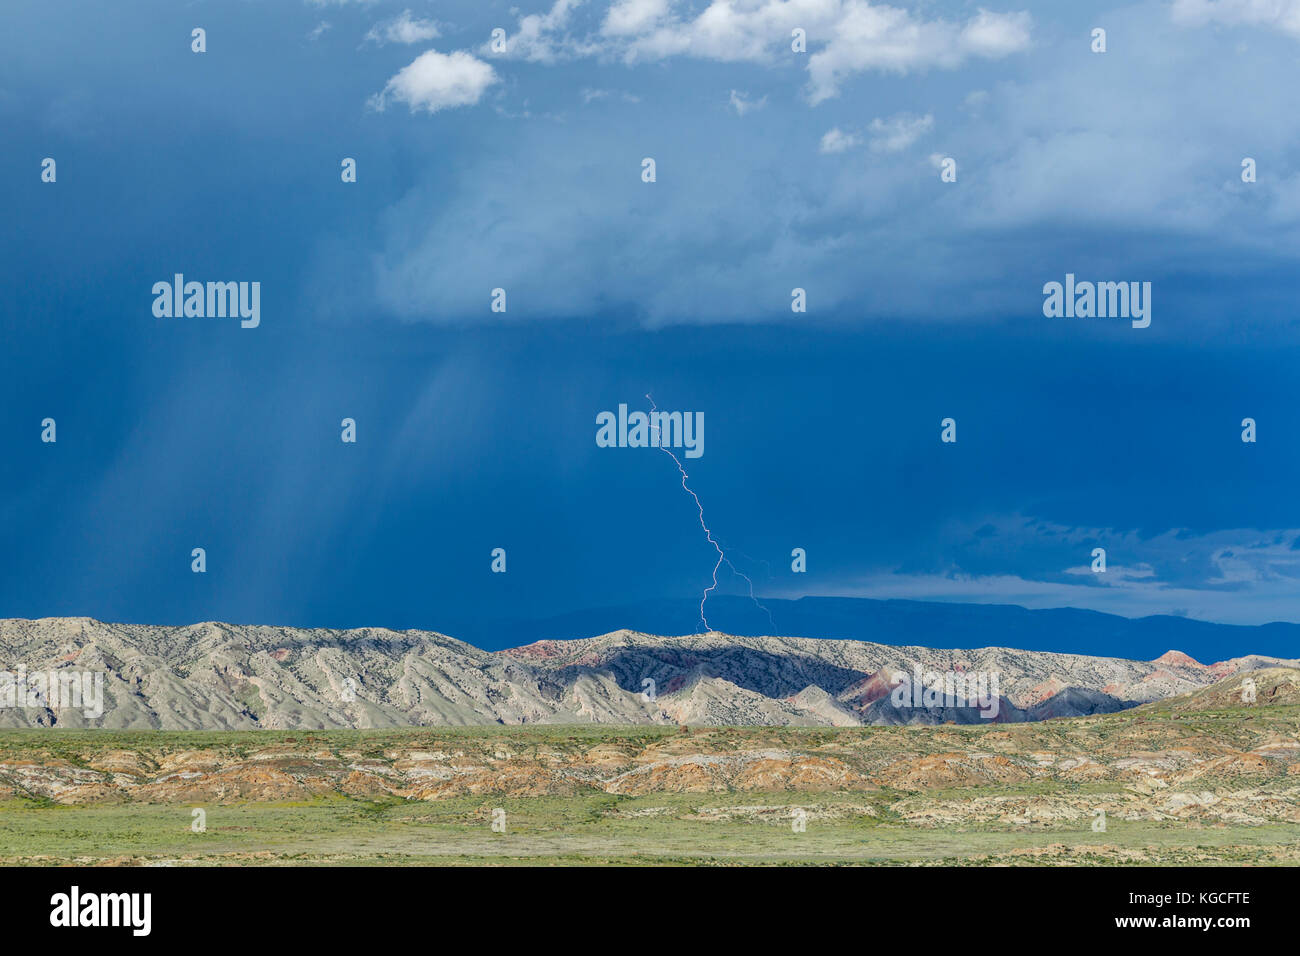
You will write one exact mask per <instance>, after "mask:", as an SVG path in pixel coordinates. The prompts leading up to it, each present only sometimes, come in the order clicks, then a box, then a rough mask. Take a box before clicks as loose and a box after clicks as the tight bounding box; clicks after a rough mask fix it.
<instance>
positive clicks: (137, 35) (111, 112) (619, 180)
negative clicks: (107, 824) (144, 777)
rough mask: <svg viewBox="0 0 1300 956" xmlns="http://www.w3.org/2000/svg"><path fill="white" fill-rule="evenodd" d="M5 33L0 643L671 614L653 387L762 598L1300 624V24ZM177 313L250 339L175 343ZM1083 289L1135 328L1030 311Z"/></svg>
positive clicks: (863, 10)
mask: <svg viewBox="0 0 1300 956" xmlns="http://www.w3.org/2000/svg"><path fill="white" fill-rule="evenodd" d="M1090 6H1091V5H1090ZM0 18H2V20H3V29H0V128H2V129H3V131H4V135H3V146H2V147H0V182H3V208H4V214H5V222H6V226H7V228H6V229H5V230H4V231H3V233H0V330H2V332H3V343H4V349H3V358H2V359H0V370H2V372H3V374H0V449H3V455H2V456H0V541H2V543H3V548H2V549H0V615H3V616H24V617H38V616H46V615H55V614H86V615H91V616H95V617H99V618H102V619H108V620H125V621H137V622H149V623H183V622H188V621H194V620H204V619H214V618H215V619H223V620H233V621H240V622H248V623H283V624H295V625H319V626H337V627H343V626H361V625H388V626H395V627H432V628H437V627H438V626H439V623H440V621H444V620H464V619H465V618H466V617H469V616H474V615H478V614H482V615H491V616H497V617H527V616H531V615H547V614H558V613H563V612H566V611H570V610H575V609H580V608H585V607H592V606H605V605H612V604H618V603H621V602H631V601H640V600H650V599H660V598H669V597H672V598H680V597H686V596H692V595H698V594H699V593H700V591H701V589H702V588H703V587H705V586H706V585H707V584H708V583H709V580H710V573H711V570H712V567H713V563H714V560H715V558H716V554H715V552H714V551H713V548H712V547H711V546H710V545H709V543H708V541H707V540H706V539H705V537H704V535H703V532H702V530H701V528H700V526H699V523H698V520H697V516H696V513H695V508H694V503H693V502H692V501H691V500H690V498H689V497H688V496H687V495H686V494H685V492H684V491H683V489H682V487H681V485H680V483H679V476H678V475H677V473H676V470H675V468H674V467H673V463H672V462H671V461H669V460H668V459H667V457H666V456H664V455H663V454H662V453H661V452H660V451H658V450H656V449H650V448H642V449H637V448H617V449H610V448H598V447H597V446H596V443H595V440H594V439H595V432H596V426H595V418H596V415H597V414H598V413H599V412H600V411H603V410H612V409H616V408H617V406H618V405H619V403H627V404H629V405H631V406H632V407H635V408H645V407H648V403H646V402H645V401H644V398H643V396H644V395H645V394H646V393H647V392H649V393H652V394H653V395H654V398H655V401H656V402H657V403H658V404H659V406H660V407H661V408H667V409H679V410H690V411H700V412H702V413H703V414H704V418H705V420H706V451H705V454H704V455H703V457H701V458H700V459H698V460H694V461H690V462H687V469H688V471H689V472H690V476H691V478H690V483H691V486H692V487H693V488H694V490H695V491H696V492H698V494H699V496H700V499H701V501H702V503H703V505H704V507H705V511H706V516H707V521H708V523H709V525H710V527H711V529H712V530H713V531H714V533H715V536H716V537H717V539H718V540H720V541H721V542H722V543H723V544H724V546H725V547H726V549H727V551H728V555H729V557H731V558H732V560H733V561H734V563H735V564H736V566H737V567H738V568H740V569H741V570H744V571H746V572H747V573H748V574H749V575H750V576H751V577H752V578H753V580H754V584H755V588H756V590H757V592H758V593H759V594H760V595H768V596H772V597H798V596H801V595H817V594H827V595H861V596H872V597H911V598H925V599H941V600H954V601H981V602H1003V603H1019V604H1024V605H1026V606H1030V607H1062V606H1075V607H1087V608H1095V609H1098V610H1105V611H1112V612H1115V613H1120V614H1125V615H1129V616H1138V615H1144V614H1152V613H1175V614H1184V615H1188V616H1190V617H1194V618H1200V619H1203V620H1211V621H1224V622H1232V623H1260V622H1265V621H1273V620H1287V621H1300V590H1298V589H1297V586H1296V585H1297V583H1300V582H1298V580H1297V579H1298V578H1300V516H1297V509H1296V505H1295V501H1296V491H1295V489H1296V487H1297V483H1298V482H1300V453H1298V452H1297V449H1300V387H1298V386H1297V375H1296V368H1297V359H1298V358H1300V325H1298V324H1297V317H1296V313H1295V308H1294V302H1295V275H1296V261H1297V256H1298V254H1300V118H1297V116H1296V112H1295V109H1294V103H1293V97H1294V90H1295V88H1296V85H1297V80H1298V79H1300V2H1282V0H1279V2H1276V3H1260V2H1252V0H1220V2H1208V0H1207V2H1202V0H1193V2H1187V0H1179V2H1174V3H1163V2H1162V3H1138V4H1128V5H1121V6H1114V7H1111V6H1106V5H1101V6H1097V7H1092V8H1091V9H1082V8H1080V9H1075V8H1074V5H1064V4H1059V3H1031V2H1015V0H1011V2H1009V3H1007V4H990V5H988V6H986V7H981V6H980V5H978V4H967V3H938V2H923V3H918V4H912V5H899V6H887V5H883V4H868V3H867V2H865V0H802V2H789V3H785V2H777V0H762V2H752V3H749V2H740V0H736V2H734V3H731V4H723V3H712V4H711V3H707V2H704V0H700V2H696V3H680V2H668V0H662V2H655V0H635V2H620V3H617V4H615V5H614V6H613V7H611V6H610V4H608V3H595V2H590V3H565V2H563V0H562V2H560V3H558V4H549V3H546V2H542V3H538V4H535V5H531V6H530V5H524V6H521V7H519V8H518V9H516V8H514V7H512V6H510V5H507V4H504V3H475V4H469V3H465V4H448V3H436V4H434V3H420V2H417V0H408V2H405V3H402V2H398V3H388V2H385V0H375V2H368V3H362V2H302V0H292V2H290V0H286V2H280V3H247V2H227V3H207V2H197V3H191V4H187V5H184V6H181V5H176V4H168V3H162V2H153V0H147V2H146V0H139V2H126V3H122V4H114V5H110V6H105V5H102V4H98V3H89V2H86V3H78V2H70V3H62V4H60V5H58V7H57V10H55V11H52V9H51V8H50V7H49V5H48V4H46V3H38V2H26V0H10V2H8V3H6V4H5V8H4V11H3V13H0ZM196 27H202V28H203V29H204V30H205V31H206V44H207V50H206V52H204V53H201V54H199V53H194V52H192V51H191V30H192V29H194V28H196ZM795 27H798V28H800V29H804V30H805V31H806V36H807V51H806V52H804V53H795V52H793V51H791V48H790V45H791V40H790V37H791V30H792V29H793V28H795ZM1096 27H1101V28H1104V29H1105V30H1106V40H1107V50H1106V52H1105V53H1094V52H1092V50H1091V49H1090V47H1091V44H1092V39H1091V32H1092V30H1093V29H1094V28H1096ZM498 28H499V29H501V30H503V31H504V36H505V48H504V50H499V49H498V50H494V49H493V48H492V42H491V38H492V31H493V30H494V29H498ZM45 157H52V158H54V159H55V160H56V162H57V180H56V182H54V183H46V182H42V181H41V161H42V159H43V158H45ZM344 157H352V158H354V159H355V160H356V162H357V182H355V183H346V184H345V183H343V182H341V179H340V162H341V160H342V159H343V158H344ZM646 157H652V158H654V160H655V163H656V181H655V182H653V183H646V182H643V181H642V177H641V172H642V160H643V159H644V158H646ZM945 157H951V158H953V159H955V160H956V163H957V171H958V175H957V181H956V182H952V183H945V182H942V181H941V179H940V175H939V163H940V162H941V160H942V159H943V158H945ZM1246 157H1250V158H1252V159H1254V160H1255V162H1256V168H1257V180H1256V181H1255V182H1253V183H1245V182H1243V181H1242V178H1241V163H1242V160H1243V158H1246ZM177 272H180V273H184V274H185V275H186V276H187V277H189V278H192V279H198V280H200V281H203V280H220V281H226V280H236V281H254V280H255V281H259V282H260V283H261V289H262V305H261V314H262V320H261V324H260V326H259V327H258V328H256V329H241V328H240V327H239V323H238V322H237V321H230V320H225V319H200V318H180V319H177V318H170V319H168V318H157V317H155V316H154V315H153V312H152V310H151V305H152V301H153V297H152V295H151V292H150V290H151V287H152V285H153V283H155V282H156V281H159V280H170V278H171V276H172V275H173V274H174V273H177ZM1067 273H1074V274H1076V275H1078V276H1079V277H1080V278H1081V279H1093V280H1116V281H1119V280H1123V281H1143V282H1150V283H1151V284H1152V289H1153V292H1152V322H1151V325H1150V327H1149V328H1145V329H1134V328H1132V327H1131V326H1130V324H1129V322H1128V321H1127V320H1122V319H1110V318H1108V319H1065V318H1052V319H1049V318H1046V317H1045V316H1044V314H1043V310H1042V305H1043V293H1042V287H1043V284H1044V283H1046V282H1049V281H1062V280H1063V279H1064V276H1065V275H1066V274H1067ZM796 287H797V288H803V289H805V290H806V294H807V302H808V310H807V312H806V313H802V314H795V313H792V312H791V310H790V302H791V290H792V289H793V288H796ZM494 288H504V289H505V290H506V292H507V301H508V306H507V311H506V312H505V313H504V314H501V313H494V312H492V311H491V309H490V301H491V290H493V289H494ZM46 417H51V418H54V419H55V420H56V422H57V429H58V441H57V442H56V443H54V444H46V443H42V442H41V440H40V435H41V425H40V423H41V421H42V420H43V419H44V418H46ZM345 417H351V418H354V419H355V420H356V422H357V427H358V441H357V443H356V444H355V445H347V444H343V443H342V442H341V441H340V440H339V432H340V428H339V423H340V421H341V419H343V418H345ZM945 417H953V418H955V419H956V421H957V428H958V441H957V443H956V444H951V445H948V444H943V443H941V442H940V440H939V433H940V427H939V423H940V421H941V420H942V419H943V418H945ZM1245 417H1252V418H1254V419H1256V421H1257V423H1258V441H1257V442H1256V443H1253V444H1247V443H1243V442H1242V441H1241V440H1240V435H1241V425H1240V423H1241V420H1242V419H1243V418H1245ZM194 547H204V548H205V549H206V551H207V555H208V571H207V573H206V574H201V575H200V574H193V573H192V572H191V570H190V552H191V549H192V548H194ZM496 547H503V548H505V549H506V551H507V555H508V570H507V572H506V573H505V574H493V573H492V572H491V571H490V561H491V559H490V552H491V551H492V549H493V548H496ZM795 547H801V548H804V549H805V550H806V552H807V555H808V571H807V573H805V574H794V573H792V572H791V570H790V552H791V549H792V548H795ZM1095 547H1104V548H1106V550H1107V558H1108V569H1107V572H1106V573H1105V574H1104V575H1103V574H1094V573H1092V572H1091V570H1090V569H1089V565H1090V563H1091V557H1090V555H1091V551H1092V549H1093V548H1095ZM721 584H722V589H723V590H724V591H726V592H730V593H739V592H740V591H742V590H743V582H738V581H737V579H735V578H733V577H731V576H729V575H727V574H725V573H724V574H723V576H722V581H721Z"/></svg>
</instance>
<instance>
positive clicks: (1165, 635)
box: [434, 595, 1300, 664]
mask: <svg viewBox="0 0 1300 956" xmlns="http://www.w3.org/2000/svg"><path fill="white" fill-rule="evenodd" d="M763 604H764V606H765V607H767V609H768V610H769V611H770V612H771V620H769V619H768V616H767V614H765V613H764V612H763V611H761V610H759V609H758V608H757V607H755V606H754V604H753V602H751V601H750V600H749V599H748V598H742V597H734V596H730V595H722V596H718V597H712V598H710V599H709V603H708V607H707V612H708V617H709V624H710V626H711V627H712V628H713V629H714V630H716V631H723V632H725V633H728V634H737V635H747V636H756V635H778V636H795V637H829V638H842V639H847V640H860V641H875V642H878V643H881V644H914V645H919V646H922V647H946V648H951V647H960V648H966V647H991V646H997V647H1014V648H1019V649H1022V650H1029V651H1060V652H1064V653H1073V654H1089V655H1095V656H1098V657H1124V658H1129V659H1132V660H1154V659H1155V658H1157V657H1159V656H1160V655H1161V654H1163V653H1164V652H1165V651H1168V650H1178V651H1182V652H1183V653H1185V654H1189V655H1191V656H1192V657H1194V658H1196V659H1197V660H1198V661H1200V662H1201V663H1203V664H1210V663H1213V662H1215V661H1220V660H1226V659H1228V658H1232V657H1241V656H1243V655H1246V654H1263V655H1268V656H1273V657H1286V658H1295V657H1300V624H1288V623H1276V624H1263V625H1259V626H1253V627H1251V626H1241V625H1235V624H1214V623H1209V622H1206V621H1196V620H1191V619H1189V618H1184V617H1172V616H1168V615H1159V616H1154V617H1143V618H1136V619H1131V618H1126V617H1120V616H1118V615H1115V614H1104V613H1102V612H1100V611H1085V610H1080V609H1078V608H1053V609H1047V610H1030V609H1028V608H1023V607H1017V606H1014V605H1007V604H949V603H942V602H930V601H898V600H875V599H870V598H838V597H805V598H799V599H798V600H793V601H789V600H764V601H763ZM450 623H451V622H447V623H441V624H435V625H434V626H436V627H438V628H439V629H440V630H443V631H444V632H445V633H448V634H450V635H451V636H453V637H457V638H460V639H461V640H464V641H468V642H469V643H471V644H474V645H476V646H478V647H482V648H484V649H486V650H500V649H501V648H504V647H516V646H519V645H521V644H530V643H532V642H533V641H538V640H545V639H559V640H563V639H569V638H579V637H594V636H595V635H598V634H606V633H608V632H610V631H616V630H619V629H620V628H628V629H630V630H634V631H642V632H645V633H647V634H660V635H679V634H692V633H696V632H698V631H699V630H700V629H701V628H700V624H699V601H698V600H694V599H684V600H663V601H648V602H643V603H640V604H628V605H624V606H620V607H602V608H592V609H590V610H584V611H575V612H572V613H569V614H563V615H559V616H556V617H548V618H539V619H535V620H500V621H491V620H482V619H480V620H477V621H474V622H466V623H464V624H463V625H461V626H459V627H456V626H449V624H450Z"/></svg>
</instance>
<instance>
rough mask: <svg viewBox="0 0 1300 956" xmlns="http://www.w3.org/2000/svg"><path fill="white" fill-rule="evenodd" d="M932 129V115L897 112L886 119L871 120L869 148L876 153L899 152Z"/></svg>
mask: <svg viewBox="0 0 1300 956" xmlns="http://www.w3.org/2000/svg"><path fill="white" fill-rule="evenodd" d="M932 129H934V117H933V116H931V115H930V114H929V113H927V114H926V115H925V116H913V115H911V114H910V113H899V114H897V115H895V116H891V117H890V118H889V119H887V120H882V119H880V118H878V117H877V118H876V119H873V120H872V121H871V149H872V151H874V152H877V153H899V152H902V151H903V150H905V149H907V147H909V146H911V145H912V144H913V143H915V142H916V141H917V140H918V139H920V138H921V137H922V136H923V135H925V134H926V133H928V132H930V130H932Z"/></svg>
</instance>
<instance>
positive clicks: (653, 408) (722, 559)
mask: <svg viewBox="0 0 1300 956" xmlns="http://www.w3.org/2000/svg"><path fill="white" fill-rule="evenodd" d="M645 397H646V400H647V401H648V402H649V403H650V413H651V415H652V416H653V414H654V413H655V412H657V411H659V406H658V405H656V404H655V400H654V399H653V398H651V397H650V393H649V392H646V396H645ZM650 430H651V432H657V431H659V429H658V427H656V425H655V424H654V418H653V417H652V418H651V419H650ZM655 446H656V447H657V448H658V449H659V450H660V451H662V452H663V453H664V454H665V455H667V456H668V457H669V458H671V459H672V460H673V464H674V465H676V466H677V471H678V473H679V474H680V475H681V476H682V488H683V489H684V490H685V491H686V493H687V494H688V495H690V496H691V500H693V501H694V502H695V509H696V511H698V512H699V516H700V527H701V528H703V529H704V536H705V537H706V538H707V539H708V541H709V544H711V545H713V550H715V551H717V552H718V560H717V562H716V563H715V564H714V565H713V582H712V583H711V584H710V585H709V586H708V587H707V588H705V589H704V593H703V594H702V595H700V623H701V624H703V625H704V630H705V631H711V630H713V628H711V627H710V626H709V619H708V618H707V617H705V615H704V605H705V604H706V603H708V600H709V594H710V593H712V592H713V591H716V590H717V589H718V569H719V568H721V567H722V565H723V564H724V563H725V564H726V565H727V567H729V568H731V572H732V574H735V575H738V576H740V577H742V578H744V579H745V583H746V584H748V585H749V599H750V600H751V601H753V602H754V604H755V605H757V606H758V607H759V609H760V610H762V611H763V613H764V614H766V615H767V620H768V622H769V623H771V624H772V629H773V630H775V629H776V622H775V621H773V620H772V612H771V611H769V610H768V609H767V608H765V607H763V605H762V604H759V601H758V598H756V597H755V596H754V582H753V581H751V580H750V579H749V575H747V574H745V572H743V571H741V570H740V569H739V568H737V567H736V566H735V565H734V564H732V563H731V559H730V558H728V557H727V555H726V552H725V551H723V550H722V545H721V544H719V543H718V540H717V539H716V538H715V537H713V532H712V531H711V530H709V526H708V524H707V523H706V522H705V520H704V505H703V503H702V502H701V501H700V496H699V495H697V494H696V493H695V492H694V491H692V490H691V486H690V485H688V484H687V481H688V480H690V475H688V474H686V469H685V468H684V467H682V462H681V459H680V458H678V457H677V456H676V455H674V454H673V453H672V450H671V449H670V448H668V447H667V446H666V445H664V444H663V443H662V442H660V441H659V440H658V439H657V438H656V440H655Z"/></svg>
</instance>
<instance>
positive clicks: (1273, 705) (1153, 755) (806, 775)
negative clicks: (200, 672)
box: [0, 668, 1300, 865]
mask: <svg viewBox="0 0 1300 956" xmlns="http://www.w3.org/2000/svg"><path fill="white" fill-rule="evenodd" d="M1248 679H1249V680H1250V681H1251V682H1252V687H1253V690H1254V697H1255V701H1254V703H1250V704H1243V703H1242V700H1241V698H1242V694H1243V689H1244V685H1245V682H1246V681H1247V680H1248ZM0 808H2V809H3V810H4V813H3V817H4V825H3V826H0V863H10V862H23V863H60V862H79V863H137V864H138V863H155V862H156V863H213V862H222V863H321V862H343V863H359V862H360V863H381V864H385V865H392V864H401V863H421V862H424V863H428V862H460V863H484V862H489V863H503V862H507V863H508V862H530V861H531V862H539V861H549V862H566V863H610V862H638V863H646V862H660V863H681V862H697V863H700V862H702V863H710V862H712V863H718V862H722V863H727V862H730V863H745V862H749V863H754V862H763V863H783V862H784V863H789V862H804V863H872V862H876V863H882V862H888V863H913V864H924V863H937V862H946V863H968V864H976V865H987V864H989V863H1045V862H1051V863H1065V864H1080V865H1096V864H1098V863H1151V862H1163V863H1178V864H1189V863H1191V864H1195V863H1287V864H1298V863H1300V671H1297V670H1295V669H1291V668H1264V669H1259V670H1254V671H1250V672H1248V673H1243V674H1238V675H1235V676H1233V677H1229V678H1226V679H1225V680H1223V681H1221V682H1220V683H1218V684H1215V685H1214V686H1212V687H1208V688H1202V689H1200V690H1197V691H1195V692H1192V693H1189V694H1186V695H1179V696H1177V697H1174V698H1170V699H1167V700H1162V701H1157V702H1154V703H1149V704H1144V705H1140V706H1138V707H1135V708H1130V709H1126V710H1123V711H1121V712H1118V713H1111V714H1100V715H1093V716H1086V717H1074V718H1066V719H1061V720H1049V721H1039V722H1033V723H1027V722H1021V723H1004V724H991V723H982V724H976V725H958V724H951V725H940V726H913V727H902V726H877V727H847V728H846V727H835V728H832V727H710V728H690V727H655V726H640V727H630V726H623V727H609V726H603V725H596V724H590V725H586V726H573V725H568V726H532V727H528V726H523V727H519V726H516V727H502V726H492V727H438V728H397V729H379V730H323V731H322V730H296V731H256V732H180V733H177V732H170V731H111V730H109V731H105V730H94V731H58V730H49V729H36V730H10V731H5V732H2V733H0ZM195 819H198V820H199V824H197V825H196V824H195V823H194V820H195Z"/></svg>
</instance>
